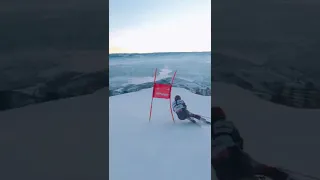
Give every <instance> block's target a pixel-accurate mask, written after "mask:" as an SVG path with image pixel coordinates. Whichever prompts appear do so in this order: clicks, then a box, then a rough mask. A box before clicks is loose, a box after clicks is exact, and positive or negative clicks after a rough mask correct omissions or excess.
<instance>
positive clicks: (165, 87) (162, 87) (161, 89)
mask: <svg viewBox="0 0 320 180" xmlns="http://www.w3.org/2000/svg"><path fill="white" fill-rule="evenodd" d="M176 73H177V71H175V72H174V75H173V77H172V80H171V84H160V83H156V78H157V69H156V70H155V72H154V81H153V91H152V99H151V105H150V116H149V122H150V120H151V114H152V104H153V98H159V99H169V104H170V112H171V116H172V121H173V122H175V121H174V117H173V113H172V107H171V90H172V84H173V81H174V78H175V76H176Z"/></svg>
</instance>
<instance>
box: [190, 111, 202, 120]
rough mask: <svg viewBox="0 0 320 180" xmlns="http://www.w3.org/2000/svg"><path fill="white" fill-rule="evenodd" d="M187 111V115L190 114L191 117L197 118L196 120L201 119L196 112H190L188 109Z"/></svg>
mask: <svg viewBox="0 0 320 180" xmlns="http://www.w3.org/2000/svg"><path fill="white" fill-rule="evenodd" d="M188 113H189V116H190V117H193V118H196V119H198V120H201V116H199V115H197V114H193V113H191V112H190V111H188Z"/></svg>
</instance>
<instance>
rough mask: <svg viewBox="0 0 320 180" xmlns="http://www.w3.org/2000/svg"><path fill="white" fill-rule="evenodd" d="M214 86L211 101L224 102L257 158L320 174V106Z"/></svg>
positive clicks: (222, 84) (231, 117) (224, 107)
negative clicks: (301, 106)
mask: <svg viewBox="0 0 320 180" xmlns="http://www.w3.org/2000/svg"><path fill="white" fill-rule="evenodd" d="M212 90H213V91H212V94H213V95H212V105H215V106H216V105H218V106H221V107H222V108H223V109H224V110H225V113H226V115H227V118H228V120H230V121H233V122H234V123H235V125H236V126H237V127H238V128H239V131H240V133H241V135H242V137H243V138H244V149H245V151H246V152H248V153H249V154H250V155H251V156H252V157H253V158H254V159H256V160H257V161H259V162H262V163H265V164H268V165H273V166H276V167H279V166H280V167H284V168H287V169H290V170H292V171H296V172H300V173H304V174H308V175H312V176H316V177H320V171H319V167H320V165H319V163H320V159H319V152H320V140H319V137H320V131H319V127H320V110H305V109H304V110H302V109H295V108H291V107H286V106H282V105H277V104H274V103H271V102H268V101H265V100H262V99H260V98H258V97H256V96H255V95H253V94H252V93H251V92H250V91H247V90H243V89H242V88H239V87H237V86H235V85H230V84H225V83H213V84H212ZM298 178H299V179H298V180H302V179H304V178H303V177H299V176H298Z"/></svg>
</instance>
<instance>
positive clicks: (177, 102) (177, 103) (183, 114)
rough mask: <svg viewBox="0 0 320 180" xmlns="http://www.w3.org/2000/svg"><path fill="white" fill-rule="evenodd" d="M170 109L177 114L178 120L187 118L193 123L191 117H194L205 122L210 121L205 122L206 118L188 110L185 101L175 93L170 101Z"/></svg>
mask: <svg viewBox="0 0 320 180" xmlns="http://www.w3.org/2000/svg"><path fill="white" fill-rule="evenodd" d="M172 109H173V111H174V112H175V113H176V114H177V116H178V118H179V119H180V120H185V119H188V120H190V121H192V122H193V123H195V120H194V119H192V118H195V119H197V120H200V121H203V122H205V123H207V124H209V123H210V122H207V120H206V119H204V118H202V117H201V116H200V115H197V114H193V113H191V112H189V111H188V110H187V105H186V103H185V102H184V101H183V100H182V99H181V97H180V96H179V95H176V96H175V97H174V101H173V102H172Z"/></svg>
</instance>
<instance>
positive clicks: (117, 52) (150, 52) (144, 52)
mask: <svg viewBox="0 0 320 180" xmlns="http://www.w3.org/2000/svg"><path fill="white" fill-rule="evenodd" d="M199 52H211V50H210V51H181V52H180V51H168V52H164V51H160V52H123V53H120V52H117V53H109V55H110V54H155V53H199Z"/></svg>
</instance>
